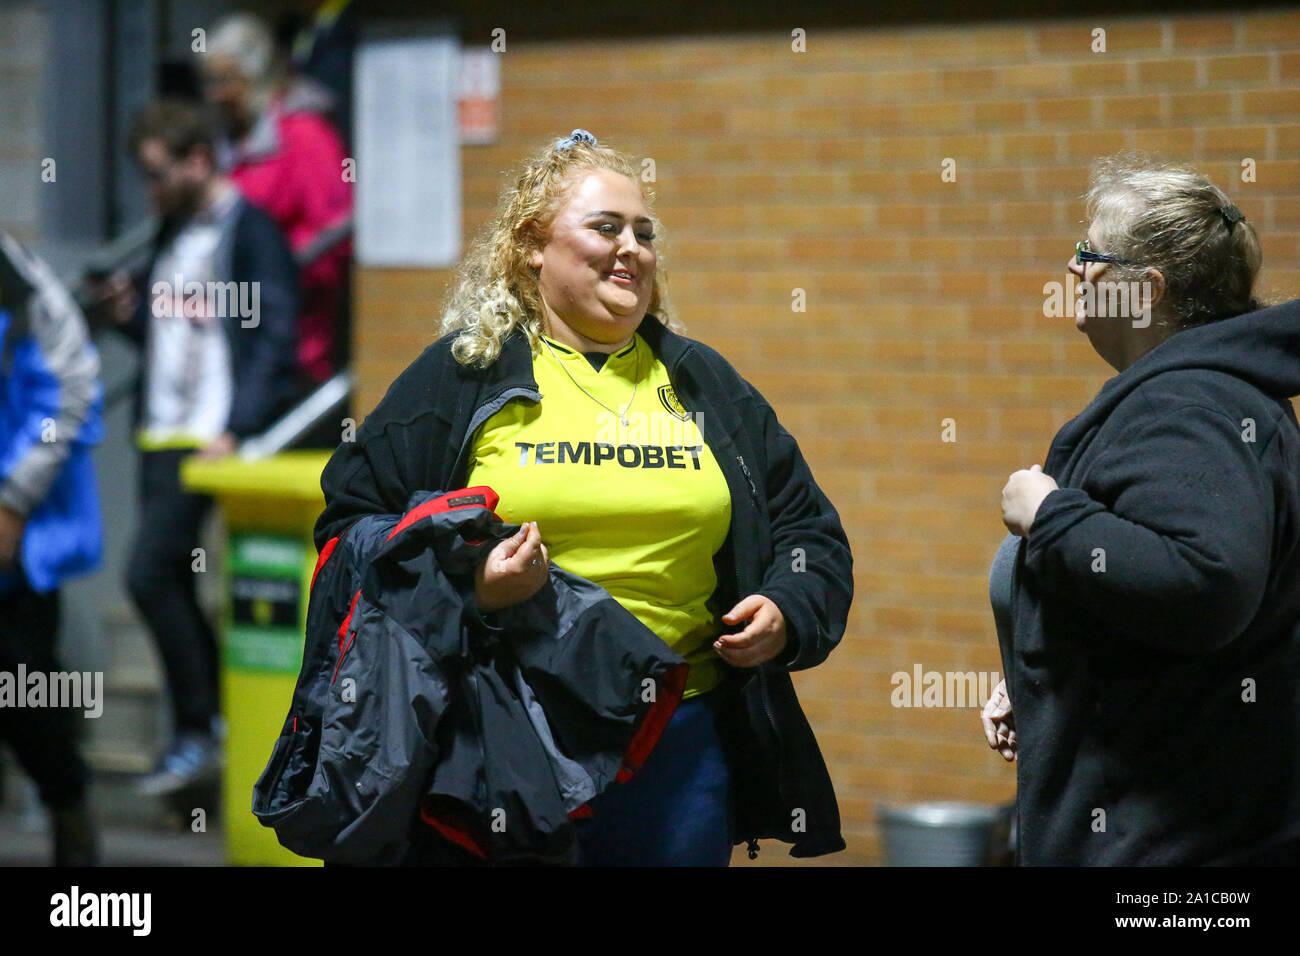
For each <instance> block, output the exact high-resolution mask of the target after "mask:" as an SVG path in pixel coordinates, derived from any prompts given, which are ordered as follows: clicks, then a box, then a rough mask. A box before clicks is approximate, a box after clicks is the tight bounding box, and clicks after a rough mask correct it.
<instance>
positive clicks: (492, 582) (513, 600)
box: [474, 521, 550, 614]
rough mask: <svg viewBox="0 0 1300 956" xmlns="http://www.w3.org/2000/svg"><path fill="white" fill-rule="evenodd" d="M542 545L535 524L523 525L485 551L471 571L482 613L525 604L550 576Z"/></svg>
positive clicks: (533, 522)
mask: <svg viewBox="0 0 1300 956" xmlns="http://www.w3.org/2000/svg"><path fill="white" fill-rule="evenodd" d="M549 560H550V558H549V557H548V556H547V553H546V545H544V544H542V533H541V532H540V531H538V530H537V522H536V521H529V522H525V523H524V524H523V525H522V526H521V527H520V528H519V530H518V531H517V532H516V533H515V534H514V535H512V536H511V537H509V538H506V539H505V540H504V541H499V542H497V546H496V547H495V548H493V549H492V550H491V552H489V554H488V556H487V557H486V558H484V559H483V560H482V561H481V562H479V565H478V567H477V568H475V569H474V596H475V598H476V599H477V600H478V606H479V610H480V611H482V612H483V613H485V614H486V613H488V612H490V611H499V610H500V609H501V608H503V607H509V606H510V605H512V604H518V603H519V602H520V601H526V600H528V599H529V598H530V597H532V596H533V595H534V594H536V593H537V592H538V591H540V590H541V588H542V585H543V584H545V583H546V581H547V578H548V577H549V576H550V568H549V566H548V564H547V562H548V561H549Z"/></svg>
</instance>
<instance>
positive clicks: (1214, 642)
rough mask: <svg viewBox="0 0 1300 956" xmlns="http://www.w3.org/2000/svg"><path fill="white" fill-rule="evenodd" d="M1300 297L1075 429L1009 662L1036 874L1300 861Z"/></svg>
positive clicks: (1153, 367) (1180, 358)
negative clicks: (1101, 867) (1296, 406)
mask: <svg viewBox="0 0 1300 956" xmlns="http://www.w3.org/2000/svg"><path fill="white" fill-rule="evenodd" d="M1297 394H1300V301H1293V302H1289V303H1286V304H1285V305H1280V306H1275V307H1273V308H1269V309H1264V310H1261V311H1258V312H1254V313H1250V314H1247V315H1242V316H1238V317H1236V318H1232V319H1226V320H1223V321H1220V322H1216V323H1214V324H1212V325H1207V326H1202V327H1198V328H1193V329H1188V330H1186V331H1182V332H1179V333H1177V334H1175V335H1174V336H1172V337H1171V338H1169V339H1167V340H1166V341H1164V342H1163V343H1161V344H1160V345H1158V346H1156V348H1154V349H1152V350H1151V351H1150V352H1148V353H1147V354H1146V355H1144V356H1142V357H1141V358H1140V359H1138V361H1136V362H1134V363H1133V365H1131V366H1130V367H1129V368H1127V369H1126V370H1125V371H1123V372H1122V373H1120V374H1119V375H1116V376H1115V377H1114V378H1112V379H1110V380H1109V381H1108V382H1107V383H1106V384H1105V386H1103V388H1102V389H1101V391H1100V392H1099V393H1098V395H1097V397H1096V398H1095V399H1093V401H1092V403H1091V404H1090V405H1089V406H1088V407H1087V408H1086V409H1084V411H1083V412H1082V413H1081V414H1080V415H1079V416H1078V417H1076V418H1075V419H1073V420H1072V421H1070V422H1068V423H1067V424H1066V425H1065V426H1064V427H1063V428H1062V429H1061V430H1060V432H1059V433H1058V434H1057V435H1056V438H1055V440H1054V441H1053V442H1052V447H1051V451H1050V453H1049V454H1048V457H1047V461H1046V463H1045V465H1044V469H1043V470H1044V471H1045V472H1046V473H1047V474H1048V475H1051V476H1052V477H1053V478H1054V479H1055V480H1056V482H1057V484H1058V485H1060V489H1059V490H1057V491H1053V492H1051V493H1050V494H1049V495H1048V496H1047V497H1046V498H1045V499H1044V500H1043V502H1042V505H1041V506H1040V507H1039V509H1038V513H1037V515H1036V516H1035V518H1034V522H1033V525H1032V526H1031V527H1030V529H1029V536H1028V538H1027V539H1025V540H1024V541H1023V542H1022V543H1021V545H1020V547H1019V549H1018V553H1017V560H1016V564H1015V571H1014V577H1013V586H1012V608H1011V611H1012V620H1013V622H1014V624H1013V627H1012V629H1011V634H1010V635H1009V639H1008V640H1006V641H1004V642H1003V644H1002V647H1001V651H1002V663H1003V668H1004V672H1005V673H1006V675H1007V690H1008V693H1009V695H1010V698H1011V704H1012V708H1013V714H1014V717H1015V723H1016V730H1017V738H1018V745H1019V746H1018V757H1017V782H1018V797H1017V803H1018V812H1019V845H1020V849H1019V860H1020V862H1021V863H1023V864H1031V865H1032V864H1055V865H1059V864H1107V865H1115V864H1120V865H1125V864H1205V863H1231V862H1250V863H1260V862H1282V861H1283V860H1284V859H1288V858H1289V860H1290V862H1296V855H1300V841H1298V840H1297V838H1298V837H1300V699H1298V697H1300V427H1298V426H1297V423H1296V417H1295V413H1294V411H1293V409H1292V407H1291V405H1290V403H1289V402H1288V398H1290V397H1291V396H1294V395H1297Z"/></svg>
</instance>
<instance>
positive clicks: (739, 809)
mask: <svg viewBox="0 0 1300 956" xmlns="http://www.w3.org/2000/svg"><path fill="white" fill-rule="evenodd" d="M637 332H638V334H640V335H641V337H642V338H644V339H645V341H646V342H647V344H649V346H650V347H651V349H652V350H653V351H654V352H655V354H656V355H657V356H659V357H660V358H661V359H662V360H663V362H664V365H665V366H666V368H667V369H668V375H669V379H670V381H671V382H672V386H673V390H674V391H675V392H676V394H677V397H678V399H679V400H680V401H681V402H682V404H683V405H685V407H686V408H687V409H688V410H689V411H691V412H694V413H697V415H698V418H697V422H698V424H699V427H700V430H701V433H702V435H703V438H704V440H705V442H706V443H707V444H708V445H709V448H710V450H711V451H712V453H713V455H714V457H715V458H716V459H717V461H718V464H719V466H720V467H721V469H722V472H723V474H724V475H725V477H726V480H727V487H728V489H729V490H730V492H731V505H732V510H731V526H730V529H729V531H728V533H727V538H726V541H725V542H724V544H723V546H722V548H721V549H719V551H718V552H717V554H716V555H714V567H715V569H716V570H717V575H718V585H717V588H716V590H715V591H714V594H713V595H712V597H711V598H710V600H709V602H708V607H709V608H710V610H712V611H713V612H714V613H715V614H716V615H717V616H718V617H719V618H721V615H722V614H724V613H726V612H727V611H728V610H730V609H731V608H732V607H733V606H734V605H735V604H736V602H737V601H739V600H740V598H742V597H745V596H746V595H749V594H753V593H757V594H762V595H764V596H766V597H768V598H770V599H771V600H772V601H773V602H774V603H775V604H776V605H777V607H779V608H780V609H781V613H782V615H783V616H784V618H785V623H786V632H787V635H788V636H789V646H788V647H787V648H786V651H785V653H784V654H783V655H782V656H781V657H779V658H778V659H776V660H773V661H769V662H767V663H765V664H763V665H760V666H759V667H756V668H745V669H733V668H728V673H727V679H726V680H724V682H723V684H722V685H721V686H719V687H718V688H715V690H713V691H711V692H710V693H715V694H719V695H720V700H721V702H722V703H723V706H722V707H721V708H720V711H719V712H720V727H719V731H720V735H721V737H722V740H723V744H724V747H725V749H726V752H727V759H728V764H729V766H730V769H731V773H732V781H733V785H734V793H735V796H736V814H735V818H734V819H735V832H734V834H733V842H736V843H739V842H740V841H742V840H745V841H748V842H749V844H750V854H751V856H752V855H753V854H754V853H755V852H756V851H757V840H758V839H760V838H764V839H766V838H775V839H780V840H783V841H785V842H787V843H791V844H793V846H792V848H791V851H790V852H791V855H793V856H797V857H803V856H818V855H821V854H825V853H832V852H835V851H837V850H842V849H844V840H843V837H842V836H841V835H840V816H839V807H838V804H837V802H836V799H835V792H834V789H833V787H832V785H831V780H830V775H829V773H828V772H827V770H826V764H825V761H824V760H823V759H822V755H821V751H820V749H819V748H818V746H817V741H816V739H815V738H814V736H813V733H812V729H811V728H810V727H809V725H808V721H807V719H806V718H805V716H804V713H803V710H802V708H801V707H800V706H799V701H798V699H797V697H796V695H795V690H794V684H793V682H792V681H791V679H790V674H789V672H790V671H792V670H800V669H803V668H807V667H812V666H813V665H815V664H819V663H821V662H822V661H823V660H825V659H826V656H827V655H828V654H829V653H830V651H831V649H832V648H834V647H835V645H836V644H838V643H839V641H840V638H841V637H842V636H843V634H844V629H845V625H846V623H847V619H848V613H849V606H850V604H851V603H852V599H853V574H852V567H853V558H852V554H851V552H850V550H849V543H848V539H847V537H846V536H845V534H844V529H843V527H842V525H841V523H840V519H839V515H838V514H837V512H836V510H835V508H834V507H833V506H832V505H831V503H830V501H829V500H827V498H826V496H825V495H824V494H823V493H822V491H821V489H820V488H818V486H817V483H816V482H815V481H814V480H813V476H812V472H811V471H810V469H809V468H808V465H807V463H806V462H805V461H804V458H803V455H802V454H801V453H800V451H799V447H798V445H797V444H796V442H795V440H794V438H793V437H791V435H790V434H789V433H788V432H787V431H786V430H785V429H784V428H783V427H782V426H781V425H780V423H779V422H778V421H777V418H776V415H775V413H774V412H773V411H772V408H771V406H770V405H769V404H768V403H767V402H766V401H765V400H764V399H763V397H762V395H760V394H759V392H758V390H757V389H755V388H754V387H753V386H752V385H751V384H750V383H749V382H747V381H746V380H745V379H744V378H743V377H742V376H741V375H740V374H739V373H738V372H737V371H736V370H735V369H734V368H733V367H732V366H731V364H730V363H729V362H727V360H726V359H724V358H723V357H722V356H721V355H720V354H718V352H717V351H716V350H714V349H713V348H710V347H709V346H707V345H705V344H704V343H702V342H698V341H695V340H693V339H689V338H686V337H684V336H681V335H678V334H677V333H675V332H673V331H672V330H670V329H668V328H667V327H666V326H664V324H663V323H662V322H660V321H659V319H658V318H657V317H655V316H653V315H647V316H646V317H645V319H644V320H643V321H642V322H641V325H640V326H639V328H638V329H637ZM454 336H455V333H451V334H449V335H446V336H443V337H442V338H441V339H439V340H438V341H437V342H435V343H433V344H432V345H430V346H429V347H428V348H427V349H425V351H424V352H423V353H422V354H421V355H420V357H419V358H417V359H416V360H415V361H414V362H413V363H412V364H411V365H410V366H409V367H408V368H407V369H406V370H405V371H404V372H403V373H402V374H401V375H400V376H399V377H398V378H397V380H396V381H394V383H393V384H392V386H391V387H390V388H389V390H388V393H387V394H386V395H385V396H384V398H383V400H382V401H381V402H380V403H379V405H378V406H376V408H375V409H374V411H372V412H371V413H370V415H369V416H368V417H367V418H366V420H365V421H364V422H363V423H362V425H361V427H360V428H359V429H358V430H357V434H356V441H355V442H345V443H343V444H341V445H340V446H339V447H338V449H337V450H336V451H335V453H334V455H333V457H332V458H331V459H330V461H329V464H328V465H326V467H325V470H324V472H323V473H322V475H321V488H322V490H323V491H324V493H325V510H324V512H323V513H322V514H321V516H320V519H319V520H318V521H317V523H316V530H315V538H316V546H317V548H318V549H319V548H322V547H324V546H325V544H326V542H327V541H329V539H330V538H332V537H334V536H336V535H337V534H339V533H340V531H341V530H343V529H344V528H345V527H346V526H347V525H348V524H350V523H351V522H352V521H355V520H356V519H357V518H358V517H360V516H362V515H365V514H372V513H376V512H380V513H382V512H396V511H400V510H401V509H402V506H403V505H404V504H405V503H406V501H407V500H408V499H409V497H410V495H411V494H412V492H414V491H417V490H422V489H436V488H460V487H463V486H464V485H465V484H466V478H467V471H468V466H469V460H470V454H471V450H472V446H473V438H474V435H475V433H476V431H477V430H478V428H479V426H481V425H482V424H483V423H484V422H485V421H487V420H488V419H489V418H490V417H491V416H492V415H493V414H495V413H496V412H497V411H498V410H499V409H500V408H502V407H503V406H504V405H505V404H506V402H508V401H511V400H523V401H531V402H536V401H540V400H541V396H540V393H539V392H538V389H537V382H536V380H535V379H534V377H533V372H532V355H531V352H530V349H529V344H528V339H527V336H526V335H525V334H524V332H523V330H521V329H516V330H514V331H513V332H512V333H511V334H510V335H509V336H508V337H507V338H506V340H505V341H504V342H503V344H502V351H501V354H500V355H499V356H498V358H497V361H495V362H494V363H492V365H490V366H489V367H488V368H487V369H481V370H480V369H474V368H470V367H467V366H463V365H461V364H460V363H458V362H457V361H456V360H455V359H454V357H453V356H452V354H451V343H452V340H453V338H454ZM743 626H744V625H743V622H742V623H741V624H738V625H736V626H734V627H731V628H725V627H724V630H725V631H726V632H728V633H734V632H737V631H740V630H743Z"/></svg>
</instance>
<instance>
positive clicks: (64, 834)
mask: <svg viewBox="0 0 1300 956" xmlns="http://www.w3.org/2000/svg"><path fill="white" fill-rule="evenodd" d="M50 818H51V820H52V822H53V824H54V865H55V866H99V838H98V835H97V834H96V832H95V824H94V821H93V820H92V819H91V816H90V810H89V809H88V808H87V807H86V805H85V804H84V803H82V804H78V805H77V806H75V807H68V808H67V809H64V810H51V811H50Z"/></svg>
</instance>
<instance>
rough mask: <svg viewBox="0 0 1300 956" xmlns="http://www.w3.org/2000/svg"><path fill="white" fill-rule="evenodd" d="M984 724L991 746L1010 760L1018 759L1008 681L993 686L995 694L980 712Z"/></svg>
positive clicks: (1005, 758)
mask: <svg viewBox="0 0 1300 956" xmlns="http://www.w3.org/2000/svg"><path fill="white" fill-rule="evenodd" d="M980 720H981V721H982V722H983V724H984V738H985V739H986V740H987V741H988V742H989V747H990V748H991V749H993V750H996V751H997V752H998V753H1000V754H1002V758H1003V759H1004V760H1006V761H1008V762H1011V761H1014V760H1015V759H1016V721H1015V717H1014V716H1013V715H1012V713H1011V698H1010V697H1008V696H1007V682H1006V681H1005V680H1002V681H1000V682H999V683H998V686H997V687H995V688H993V695H992V696H991V697H989V702H988V703H987V704H985V705H984V712H983V713H982V714H980Z"/></svg>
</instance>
